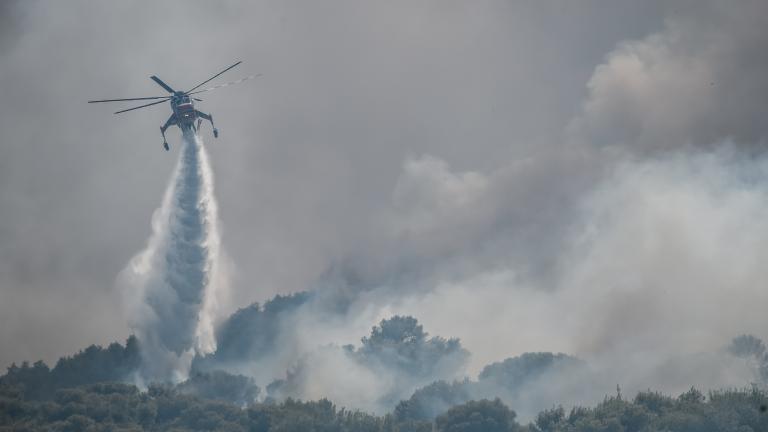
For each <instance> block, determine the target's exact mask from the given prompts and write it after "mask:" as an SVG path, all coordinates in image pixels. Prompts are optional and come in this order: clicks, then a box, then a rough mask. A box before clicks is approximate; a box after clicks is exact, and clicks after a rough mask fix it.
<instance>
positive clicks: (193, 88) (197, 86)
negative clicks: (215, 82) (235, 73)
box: [185, 61, 242, 93]
mask: <svg viewBox="0 0 768 432" xmlns="http://www.w3.org/2000/svg"><path fill="white" fill-rule="evenodd" d="M240 63H242V61H239V62H237V63H235V64H233V65H232V66H230V67H228V68H226V69H224V70H223V71H221V72H219V73H217V74H216V75H214V76H212V77H210V78H208V79H207V80H205V81H203V82H201V83H200V84H198V85H196V86H194V87H192V88H191V89H189V90H187V91H186V92H185V93H189V92H191V91H193V90H195V89H198V88H200V87H202V86H203V85H204V84H206V83H208V82H210V81H211V80H212V79H214V78H216V77H218V76H219V75H221V74H223V73H224V72H226V71H228V70H230V69H232V68H233V67H235V66H237V65H239V64H240Z"/></svg>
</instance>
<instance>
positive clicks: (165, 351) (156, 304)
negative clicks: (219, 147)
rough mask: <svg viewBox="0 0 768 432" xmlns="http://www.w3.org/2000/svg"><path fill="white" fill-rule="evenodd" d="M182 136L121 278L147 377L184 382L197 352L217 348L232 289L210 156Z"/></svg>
mask: <svg viewBox="0 0 768 432" xmlns="http://www.w3.org/2000/svg"><path fill="white" fill-rule="evenodd" d="M183 136H184V139H183V143H182V147H181V154H180V156H179V161H178V163H177V165H176V169H175V170H174V173H173V175H172V177H171V180H170V182H169V184H168V188H167V189H166V191H165V195H164V197H163V202H162V205H161V206H160V208H159V209H157V210H156V211H155V213H154V215H153V217H152V235H151V236H150V238H149V242H148V244H147V247H146V249H144V250H143V251H142V252H141V253H139V254H138V255H136V256H135V257H134V258H133V259H132V260H131V261H130V263H129V265H128V267H127V268H126V269H125V270H123V272H122V273H121V275H120V278H119V283H120V285H121V286H122V288H123V289H124V293H125V299H126V302H125V303H126V305H127V306H128V307H127V314H128V320H129V324H130V325H131V327H132V328H133V329H134V331H135V332H136V335H137V337H138V338H139V340H140V342H141V351H142V356H143V360H144V361H143V367H142V378H143V379H148V380H162V381H167V380H170V381H181V380H183V379H185V378H186V376H187V374H188V372H189V367H190V364H191V361H192V358H193V357H194V356H195V354H206V353H210V352H213V351H214V350H215V349H216V339H215V335H214V321H215V316H216V309H217V303H218V300H219V299H220V298H221V295H222V294H224V291H225V290H226V287H227V277H226V271H225V269H224V262H223V261H224V260H223V258H222V252H221V248H220V244H221V241H220V236H219V226H218V225H219V223H218V213H217V205H216V200H215V198H214V195H213V174H212V172H211V167H210V164H209V161H208V155H207V153H206V151H205V147H204V146H203V143H202V140H201V139H200V138H199V137H198V136H197V135H196V134H195V133H194V132H193V131H191V130H187V131H185V132H184V134H183Z"/></svg>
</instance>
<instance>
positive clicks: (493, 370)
mask: <svg viewBox="0 0 768 432" xmlns="http://www.w3.org/2000/svg"><path fill="white" fill-rule="evenodd" d="M581 366H584V362H583V361H582V360H579V359H577V358H576V357H571V356H569V355H566V354H562V353H558V354H553V353H550V352H534V353H524V354H522V355H520V356H518V357H511V358H508V359H505V360H504V361H501V362H497V363H492V364H489V365H488V366H486V367H484V368H483V370H482V371H481V372H480V376H479V381H481V382H483V381H487V382H491V383H493V384H494V385H496V386H501V387H503V388H505V389H507V390H514V389H517V388H519V387H521V386H522V385H523V384H525V383H526V382H528V381H532V380H534V379H536V378H538V377H540V376H541V375H543V374H545V373H547V372H551V371H553V370H556V369H565V368H569V367H581Z"/></svg>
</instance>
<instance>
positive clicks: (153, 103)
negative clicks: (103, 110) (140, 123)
mask: <svg viewBox="0 0 768 432" xmlns="http://www.w3.org/2000/svg"><path fill="white" fill-rule="evenodd" d="M169 99H170V98H165V99H163V100H159V101H157V102H152V103H148V104H145V105H139V106H137V107H133V108H128V109H124V110H121V111H116V112H115V114H120V113H124V112H128V111H133V110H137V109H139V108H145V107H148V106H152V105H157V104H160V103H163V102H165V101H167V100H169Z"/></svg>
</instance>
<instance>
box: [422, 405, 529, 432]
mask: <svg viewBox="0 0 768 432" xmlns="http://www.w3.org/2000/svg"><path fill="white" fill-rule="evenodd" d="M515 417H516V414H515V412H514V411H512V410H510V409H509V408H508V407H507V406H506V405H504V404H503V403H501V400H499V399H495V400H493V401H489V400H488V399H483V400H480V401H469V402H467V403H465V404H462V405H457V406H455V407H453V408H451V409H449V410H448V411H447V412H446V413H445V414H442V415H440V416H438V417H437V420H436V421H435V424H436V426H437V430H438V431H440V432H511V431H516V430H517V429H518V425H517V422H515Z"/></svg>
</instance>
